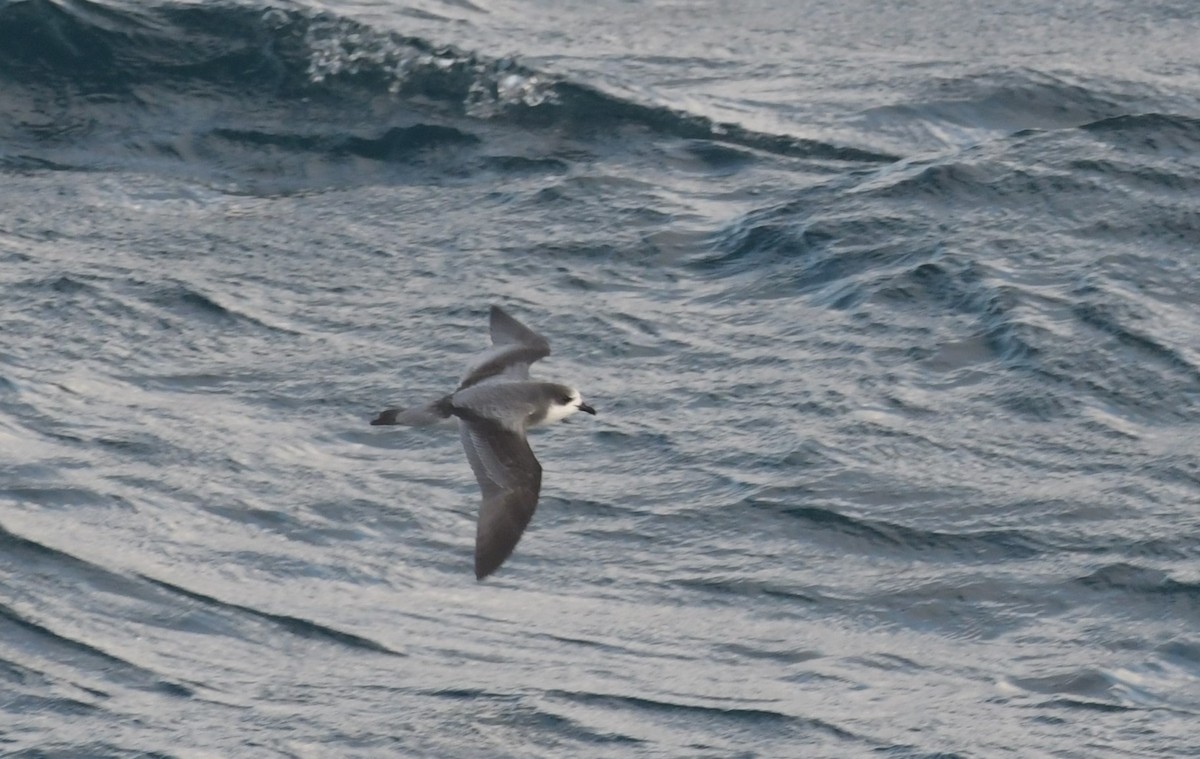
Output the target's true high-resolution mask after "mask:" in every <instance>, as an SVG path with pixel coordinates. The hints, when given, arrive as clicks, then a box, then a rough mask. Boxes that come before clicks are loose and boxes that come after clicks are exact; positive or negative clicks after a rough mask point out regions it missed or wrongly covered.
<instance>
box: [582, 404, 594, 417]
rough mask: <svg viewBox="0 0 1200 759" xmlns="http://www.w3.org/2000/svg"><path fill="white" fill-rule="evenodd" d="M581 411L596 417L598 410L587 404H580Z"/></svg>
mask: <svg viewBox="0 0 1200 759" xmlns="http://www.w3.org/2000/svg"><path fill="white" fill-rule="evenodd" d="M579 410H580V411H586V412H587V413H589V414H591V415H592V416H595V415H596V409H594V408H592V407H591V406H589V405H587V404H586V403H581V404H579Z"/></svg>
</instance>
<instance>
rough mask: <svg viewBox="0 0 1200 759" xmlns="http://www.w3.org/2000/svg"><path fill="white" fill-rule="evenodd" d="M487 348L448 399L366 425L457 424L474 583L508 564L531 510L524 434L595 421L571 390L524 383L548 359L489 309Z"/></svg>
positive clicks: (391, 412)
mask: <svg viewBox="0 0 1200 759" xmlns="http://www.w3.org/2000/svg"><path fill="white" fill-rule="evenodd" d="M490 326H491V335H492V347H491V348H490V349H488V350H487V351H485V352H484V353H483V354H482V355H480V357H479V358H478V359H477V360H476V361H475V362H474V363H473V364H472V365H471V367H470V368H468V369H467V371H466V373H465V374H464V375H463V378H462V380H461V381H460V382H459V385H458V389H457V390H455V391H454V392H453V393H451V394H449V395H446V396H443V397H441V398H438V399H437V400H435V401H432V402H431V403H428V404H426V405H425V406H421V407H417V408H411V409H399V408H391V409H386V410H385V411H383V412H381V413H380V414H379V416H378V417H376V418H375V419H374V420H373V421H372V422H371V424H373V425H388V424H400V425H407V426H411V427H423V426H429V425H433V424H437V423H439V422H441V421H443V420H445V419H449V418H451V417H455V418H457V419H458V426H459V436H460V438H461V439H462V446H463V450H464V451H465V452H466V454H467V461H468V462H469V463H470V464H471V470H472V471H473V472H474V473H475V480H476V481H477V482H478V483H479V490H480V491H481V493H482V495H483V498H482V501H481V502H480V506H479V521H478V524H477V527H476V531H475V577H476V578H477V579H480V580H482V579H483V578H484V577H487V576H488V575H490V574H491V573H492V572H494V571H496V569H498V568H499V567H500V565H501V564H503V563H504V560H505V559H507V558H508V557H509V555H510V554H511V553H512V551H513V549H514V548H515V547H516V545H517V542H518V541H519V540H520V539H521V535H522V534H523V533H524V532H525V527H526V525H528V524H529V520H530V519H531V518H532V517H533V512H534V510H535V509H537V502H538V494H539V493H540V492H541V487H542V466H541V464H539V463H538V460H537V458H536V457H535V456H534V455H533V450H532V449H531V448H530V447H529V441H528V440H527V439H526V431H527V430H528V429H529V428H530V427H533V426H535V425H538V424H547V423H550V422H555V421H558V420H560V419H564V418H566V417H567V416H570V415H571V414H573V413H575V412H576V411H584V412H586V413H589V414H595V413H596V411H595V409H593V408H592V407H591V406H589V405H588V404H586V403H584V402H583V399H582V397H581V396H580V394H579V391H578V390H575V389H574V388H571V387H568V386H566V385H560V384H557V383H554V382H536V381H533V380H531V379H530V378H529V366H530V364H532V363H534V362H535V361H538V360H539V359H543V358H545V357H546V356H548V355H550V343H549V342H547V341H546V338H544V337H542V336H541V335H539V334H538V333H536V332H534V331H533V330H531V329H530V328H529V327H526V326H525V325H524V324H521V323H520V322H519V321H517V320H516V319H514V318H513V317H511V316H509V315H508V314H507V313H505V311H504V310H503V309H501V308H500V307H499V306H492V311H491V317H490Z"/></svg>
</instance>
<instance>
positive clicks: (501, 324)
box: [458, 306, 550, 390]
mask: <svg viewBox="0 0 1200 759" xmlns="http://www.w3.org/2000/svg"><path fill="white" fill-rule="evenodd" d="M490 328H491V334H492V347H491V348H490V349H489V350H488V351H486V352H485V353H484V354H483V355H482V356H480V357H479V359H478V360H476V361H475V363H474V364H472V365H471V367H470V368H469V369H467V372H466V374H464V375H463V378H462V381H461V382H460V383H459V385H458V389H459V390H462V389H463V388H468V387H471V386H472V385H477V384H479V383H480V382H484V381H486V380H489V379H493V378H495V377H503V378H505V379H519V380H527V379H529V365H530V364H532V363H533V362H535V361H538V360H539V359H543V358H545V357H546V356H549V355H550V342H549V341H548V340H546V338H544V337H542V336H541V335H539V334H538V333H536V332H534V331H533V330H531V329H530V328H529V327H526V326H525V325H524V324H522V323H521V322H519V321H517V320H516V319H514V318H513V317H512V316H509V314H508V313H507V312H506V311H504V309H502V308H500V307H499V306H492V312H491V316H490Z"/></svg>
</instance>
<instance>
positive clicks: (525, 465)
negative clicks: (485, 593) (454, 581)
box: [458, 419, 542, 580]
mask: <svg viewBox="0 0 1200 759" xmlns="http://www.w3.org/2000/svg"><path fill="white" fill-rule="evenodd" d="M458 425H459V427H458V428H459V435H460V436H461V437H462V444H463V450H465V451H466V453H467V461H469V462H471V469H472V470H473V471H474V472H475V479H476V480H477V481H478V482H479V489H480V491H481V492H482V493H483V500H482V502H481V503H480V506H479V523H478V526H477V527H476V531H475V578H476V579H479V580H482V579H483V578H484V577H487V576H488V575H490V574H491V573H492V572H495V571H496V570H497V569H498V568H499V567H500V565H501V564H503V563H504V560H505V559H507V558H508V557H509V554H511V553H512V552H513V549H514V548H516V546H517V542H518V541H519V540H520V539H521V534H522V533H524V532H525V526H526V525H528V524H529V520H530V519H531V518H532V517H533V512H534V510H535V509H537V502H538V493H539V492H540V491H541V488H542V465H541V464H539V463H538V460H537V458H536V457H534V455H533V450H532V449H531V448H530V447H529V441H528V440H526V439H525V435H524V434H522V433H520V432H513V431H512V430H509V429H506V428H505V427H502V426H501V425H499V424H497V423H495V422H493V421H490V420H486V419H481V420H470V421H468V420H466V419H460V420H459V423H458Z"/></svg>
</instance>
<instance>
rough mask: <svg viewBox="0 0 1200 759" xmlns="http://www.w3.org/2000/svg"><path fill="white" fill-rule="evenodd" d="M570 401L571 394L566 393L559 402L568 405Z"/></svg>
mask: <svg viewBox="0 0 1200 759" xmlns="http://www.w3.org/2000/svg"><path fill="white" fill-rule="evenodd" d="M570 402H571V396H569V395H564V396H563V397H562V398H561V399H560V400H559V403H561V404H562V405H564V406H565V405H567V404H568V403H570Z"/></svg>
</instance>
